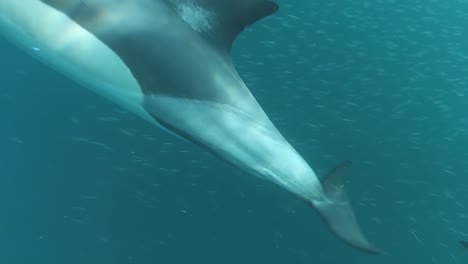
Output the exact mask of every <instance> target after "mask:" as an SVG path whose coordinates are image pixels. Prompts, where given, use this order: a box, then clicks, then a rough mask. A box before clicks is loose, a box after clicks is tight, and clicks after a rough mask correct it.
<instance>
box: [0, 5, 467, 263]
mask: <svg viewBox="0 0 468 264" xmlns="http://www.w3.org/2000/svg"><path fill="white" fill-rule="evenodd" d="M280 4H281V10H280V12H279V13H277V14H275V15H274V16H273V17H270V18H268V19H265V20H263V21H261V22H259V23H258V24H256V25H255V26H253V27H251V28H249V29H248V30H247V31H246V32H244V33H243V34H242V35H241V36H240V37H239V39H238V41H237V42H236V44H235V47H234V51H233V57H234V61H235V64H236V67H237V68H238V70H239V72H240V74H241V75H242V76H243V77H244V79H245V81H246V83H247V84H248V86H249V87H250V88H251V90H252V92H253V93H254V95H255V96H256V97H257V99H258V101H259V102H260V103H261V104H262V106H263V107H264V109H265V111H266V112H267V113H268V114H269V115H270V116H271V118H272V120H273V121H274V123H275V124H276V125H277V126H278V128H279V129H280V130H281V131H282V132H283V133H284V135H285V136H286V137H287V138H288V139H289V140H290V141H291V142H292V144H293V145H294V146H295V147H296V148H297V149H298V151H299V152H300V153H301V154H303V156H304V157H305V158H306V160H307V161H308V162H309V163H310V164H311V165H312V167H313V168H314V169H315V170H316V172H317V173H318V174H319V175H323V174H324V173H326V171H327V170H328V169H330V168H331V167H333V166H334V165H336V164H337V163H339V162H341V161H342V160H346V159H351V160H353V162H354V168H353V171H352V173H351V175H349V180H350V181H349V186H348V189H349V191H350V195H351V199H352V202H353V204H354V207H355V209H356V214H357V216H358V218H359V221H360V223H361V225H362V227H363V230H364V231H365V233H366V235H367V236H368V237H369V239H370V240H371V241H372V242H373V243H375V244H376V245H378V246H379V247H380V248H381V249H383V250H384V251H385V252H386V254H385V255H381V256H368V255H365V254H363V253H361V252H357V251H355V250H353V249H351V248H349V247H347V246H346V245H344V244H343V243H342V242H340V241H338V240H337V239H336V238H335V237H333V236H332V235H331V234H330V233H329V232H328V230H326V228H325V226H324V225H323V224H322V222H321V220H320V219H319V218H318V216H317V215H316V213H315V212H314V210H313V209H311V208H310V207H308V206H306V205H304V204H303V203H302V202H301V201H298V200H297V199H295V198H294V197H291V196H290V195H289V194H287V193H286V192H285V191H284V190H281V189H280V188H277V187H276V186H273V185H272V184H270V183H268V182H265V181H262V180H260V179H257V178H254V177H251V176H248V175H245V174H244V173H241V172H239V171H238V170H236V169H234V168H232V167H231V166H228V165H226V164H224V163H222V162H220V161H219V160H217V159H216V158H214V157H212V156H211V155H209V154H207V153H205V152H204V151H203V150H201V149H199V148H197V147H195V146H193V145H191V144H189V143H187V142H183V141H180V140H178V139H176V138H173V137H172V136H171V135H168V134H166V133H165V132H162V131H160V130H157V129H156V128H153V127H152V126H150V125H149V124H147V123H145V122H143V121H141V120H140V119H138V118H137V117H135V116H133V115H131V114H129V113H126V112H125V111H124V110H122V109H121V108H119V107H118V106H115V105H113V104H111V103H109V102H107V101H105V100H104V99H102V98H101V97H98V96H97V95H94V94H93V93H91V92H89V91H87V90H86V89H84V88H82V87H80V86H79V85H77V84H75V83H74V82H72V81H70V80H69V79H67V78H65V77H63V76H62V75H60V74H58V73H56V72H54V71H52V70H50V69H49V68H47V67H45V66H44V65H43V64H41V63H39V62H38V61H36V60H34V59H32V58H31V57H29V56H28V55H26V54H24V53H23V52H22V51H21V50H19V49H17V48H16V47H14V46H12V45H10V44H9V43H7V42H6V41H5V40H3V39H1V40H0V69H1V71H0V120H1V124H2V125H1V129H0V210H1V217H0V263H8V264H17V263H28V264H30V263H47V264H63V263H68V264H74V263H80V264H81V263H89V264H93V263H113V264H120V263H141V264H149V263H168V264H179V263H203V264H210V263H216V264H219V263H226V264H229V263H236V264H239V263H271V264H273V263H283V264H284V263H304V264H305V263H330V264H335V263H340V264H341V263H359V264H365V263H378V264H386V263H392V264H393V263H418V264H419V263H421V264H422V263H442V264H451V263H467V262H468V251H467V250H464V249H463V248H462V247H460V245H459V244H458V241H459V240H463V239H465V240H468V191H467V190H468V176H467V174H468V152H467V146H468V116H467V113H468V104H467V103H466V100H467V97H468V38H467V36H468V27H467V25H468V16H467V15H466V14H467V13H468V1H466V0H444V1H442V0H404V1H403V0H374V1H356V0H346V1H345V0H341V1H325V0H288V1H282V3H281V2H280Z"/></svg>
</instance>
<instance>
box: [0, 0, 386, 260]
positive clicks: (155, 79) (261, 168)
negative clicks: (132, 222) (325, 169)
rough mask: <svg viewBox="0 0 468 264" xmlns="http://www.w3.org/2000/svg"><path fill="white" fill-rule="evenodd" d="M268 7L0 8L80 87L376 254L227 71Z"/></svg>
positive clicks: (5, 27)
mask: <svg viewBox="0 0 468 264" xmlns="http://www.w3.org/2000/svg"><path fill="white" fill-rule="evenodd" d="M278 9H279V6H278V4H277V3H275V2H274V1H270V0H1V1H0V30H1V32H2V34H3V35H4V36H6V37H7V38H8V39H10V40H12V41H13V42H14V43H16V44H17V45H19V46H21V47H23V48H25V49H26V50H28V51H29V52H30V53H33V54H34V55H35V56H36V57H38V58H39V59H41V60H42V61H44V62H45V63H46V64H48V65H50V66H51V67H53V68H55V69H56V70H58V71H60V72H62V73H64V74H65V75H67V76H69V77H70V78H71V79H74V80H75V81H77V82H79V83H81V84H82V85H83V86H85V87H87V88H89V89H91V90H93V91H95V92H96V93H98V94H101V95H102V96H104V97H106V98H108V99H110V100H111V101H113V102H115V103H117V104H119V105H121V106H122V107H124V108H126V109H128V110H129V111H131V112H133V113H135V114H137V115H138V116H140V117H142V118H144V119H146V120H147V121H149V122H151V123H153V124H155V125H158V126H160V127H162V128H164V129H165V130H167V131H169V132H171V133H172V134H175V135H177V136H179V137H182V138H184V139H187V140H189V141H191V142H193V143H195V144H197V145H199V146H201V147H202V148H204V149H206V150H208V151H209V152H211V153H213V154H215V155H216V156H218V157H219V158H221V159H222V160H224V161H227V162H229V163H231V164H233V165H235V166H236V167H238V168H240V169H242V170H243V171H245V172H247V173H248V174H251V175H256V176H259V177H261V178H265V179H267V180H270V181H271V182H274V183H276V184H277V185H279V186H281V187H283V188H284V189H286V190H288V191H289V192H291V193H292V194H294V195H296V196H297V197H299V198H300V199H302V200H304V201H305V202H306V203H308V204H310V205H312V206H313V207H314V208H315V209H316V210H317V211H318V213H319V214H320V215H321V216H322V218H323V220H324V221H325V223H326V224H327V225H328V227H329V228H330V229H331V230H332V231H333V233H334V234H336V235H337V236H338V237H339V238H341V239H342V240H343V241H345V242H346V243H348V244H349V245H351V246H353V247H355V248H358V249H360V250H363V251H365V252H368V253H374V254H377V253H380V251H379V250H378V249H377V248H375V247H374V246H373V245H371V244H370V243H369V242H368V240H367V239H366V237H365V236H364V235H363V233H362V232H361V230H360V227H359V225H358V223H357V220H356V218H355V215H354V212H353V210H352V207H351V205H350V201H349V199H348V197H347V195H346V192H345V190H344V174H345V173H346V172H347V171H348V170H349V168H350V166H351V163H350V162H344V163H343V164H341V165H339V166H337V167H336V168H335V169H334V170H333V171H332V172H331V173H330V174H329V175H328V176H326V177H324V178H323V180H322V183H321V182H320V180H319V179H318V177H317V176H316V174H315V173H314V171H313V170H312V168H311V167H310V166H309V165H308V164H307V162H306V161H305V160H304V159H303V158H302V157H301V155H300V154H299V153H298V152H296V150H295V149H294V148H293V147H292V146H291V145H290V144H289V143H288V142H287V141H286V139H285V138H284V137H283V136H282V135H281V133H280V132H279V131H278V130H277V129H276V127H275V126H274V125H273V123H272V122H271V121H270V119H269V118H268V116H267V115H266V114H265V112H264V111H263V109H262V108H261V107H260V105H259V104H258V103H257V101H256V99H255V98H254V96H253V95H252V94H251V92H250V91H249V89H248V88H247V87H246V85H245V83H244V82H243V81H242V79H241V78H240V76H239V74H238V73H237V71H236V69H235V67H234V66H233V64H232V62H231V47H232V43H233V42H234V40H235V39H236V37H237V36H238V34H239V33H240V32H241V31H243V30H244V29H245V28H246V27H247V26H250V25H252V24H253V23H255V22H256V21H258V20H260V19H262V18H264V17H267V16H269V15H272V14H273V13H275V12H276V11H277V10H278Z"/></svg>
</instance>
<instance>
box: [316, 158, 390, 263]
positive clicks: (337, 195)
mask: <svg viewBox="0 0 468 264" xmlns="http://www.w3.org/2000/svg"><path fill="white" fill-rule="evenodd" d="M350 168H351V161H345V162H343V163H342V164H340V165H338V166H337V167H335V168H334V169H333V170H332V171H331V172H330V173H329V174H328V175H327V176H326V177H325V178H324V179H323V182H322V186H323V189H324V192H325V195H326V198H327V199H326V201H324V202H314V206H315V207H316V208H317V210H318V211H319V213H320V215H321V216H322V218H323V220H324V221H325V222H326V223H327V225H328V227H329V228H330V229H331V230H332V232H333V233H334V234H335V235H337V236H338V237H339V238H340V239H342V240H343V241H345V242H346V243H347V244H349V245H351V246H352V247H354V248H357V249H360V250H362V251H364V252H367V253H370V254H380V253H382V251H380V250H379V249H377V248H376V247H374V246H372V245H371V244H370V243H369V241H368V240H367V239H366V237H365V236H364V234H363V233H362V232H361V229H360V228H359V225H358V223H357V221H356V217H355V216H354V212H353V209H352V208H351V205H350V202H349V199H348V196H347V194H346V192H345V190H344V175H345V174H346V173H347V172H348V171H349V169H350Z"/></svg>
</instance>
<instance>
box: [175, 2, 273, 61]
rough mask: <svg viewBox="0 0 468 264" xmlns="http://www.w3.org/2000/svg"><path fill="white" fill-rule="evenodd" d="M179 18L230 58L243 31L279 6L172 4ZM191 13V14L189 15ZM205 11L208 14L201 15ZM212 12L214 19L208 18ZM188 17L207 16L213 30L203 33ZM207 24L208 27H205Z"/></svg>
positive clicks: (268, 3) (209, 3)
mask: <svg viewBox="0 0 468 264" xmlns="http://www.w3.org/2000/svg"><path fill="white" fill-rule="evenodd" d="M169 2H170V3H171V4H172V5H173V6H174V8H175V10H176V11H178V12H179V13H180V16H181V17H182V18H183V19H184V20H185V21H186V22H187V23H188V24H191V26H192V27H194V29H199V30H198V31H199V32H200V34H202V35H203V36H204V37H205V38H207V39H208V41H210V42H212V43H214V44H215V45H216V46H217V47H218V48H219V49H221V50H223V51H224V52H225V53H227V54H228V55H230V52H231V47H232V43H233V42H234V40H235V39H236V37H237V36H238V35H239V33H240V32H242V31H243V30H244V28H246V27H248V26H250V25H252V24H254V23H255V22H257V21H258V20H260V19H262V18H265V17H267V16H269V15H272V14H273V13H275V12H276V11H278V9H279V6H278V4H276V3H275V2H274V1H272V0H197V1H194V0H182V1H181V0H177V1H174V0H170V1H169ZM190 10H191V11H190ZM202 10H204V11H206V12H202ZM210 12H212V14H213V16H209V15H208V14H209V13H210ZM187 13H197V14H198V15H197V17H199V16H200V14H204V13H206V16H207V18H205V19H206V20H207V21H206V22H208V23H210V22H211V24H212V28H210V29H208V30H206V28H205V30H203V29H200V27H199V26H200V23H196V21H193V20H194V19H193V18H192V17H194V15H193V16H190V15H189V14H187ZM203 24H206V23H202V25H203Z"/></svg>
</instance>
